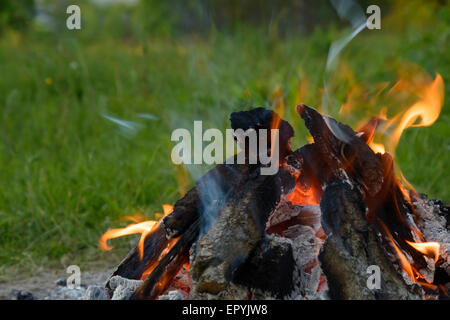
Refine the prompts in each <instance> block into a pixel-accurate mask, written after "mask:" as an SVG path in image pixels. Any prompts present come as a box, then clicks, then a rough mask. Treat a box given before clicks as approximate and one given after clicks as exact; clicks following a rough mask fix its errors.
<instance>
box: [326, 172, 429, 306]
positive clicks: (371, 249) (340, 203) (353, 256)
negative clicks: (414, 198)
mask: <svg viewBox="0 0 450 320" xmlns="http://www.w3.org/2000/svg"><path fill="white" fill-rule="evenodd" d="M320 207H321V210H322V219H323V222H322V225H323V227H324V228H325V229H326V231H327V232H328V233H329V236H328V238H327V240H326V241H325V243H324V244H323V246H322V248H321V252H320V254H319V260H320V262H321V267H322V270H323V272H324V273H325V275H326V277H327V281H328V287H329V294H330V297H331V298H332V299H345V300H353V299H357V300H360V299H362V300H378V299H382V300H384V299H395V300H397V299H400V300H405V299H408V300H410V299H423V293H422V290H421V288H420V287H419V286H418V285H415V284H414V285H407V284H406V283H405V281H404V280H403V279H402V278H401V277H400V273H399V271H398V270H396V269H395V268H394V266H393V264H392V262H391V261H390V260H389V259H387V258H386V255H385V253H384V250H383V249H382V247H381V246H380V245H379V240H380V239H379V237H378V232H377V230H376V229H375V228H374V226H373V225H371V224H369V222H368V221H367V219H366V218H365V213H366V206H365V204H364V201H363V197H362V194H361V193H360V191H359V190H358V188H356V187H355V186H353V185H351V184H349V183H348V182H343V181H337V182H333V183H330V184H329V185H328V186H327V188H326V189H325V192H324V194H323V197H322V200H321V203H320ZM372 265H376V266H378V267H379V268H380V277H381V282H380V288H379V289H377V290H375V289H370V288H369V287H368V286H367V280H368V278H369V276H370V274H368V267H369V266H372Z"/></svg>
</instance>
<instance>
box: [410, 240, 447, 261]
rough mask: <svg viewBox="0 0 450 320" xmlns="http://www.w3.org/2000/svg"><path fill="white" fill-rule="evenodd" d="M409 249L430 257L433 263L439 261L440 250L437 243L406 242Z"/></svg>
mask: <svg viewBox="0 0 450 320" xmlns="http://www.w3.org/2000/svg"><path fill="white" fill-rule="evenodd" d="M406 243H408V244H409V245H410V246H411V247H413V248H414V249H416V250H417V251H419V252H420V253H423V254H424V255H426V256H432V257H433V258H434V263H436V262H437V261H438V259H439V250H440V248H441V246H440V244H439V243H438V242H410V241H408V240H406Z"/></svg>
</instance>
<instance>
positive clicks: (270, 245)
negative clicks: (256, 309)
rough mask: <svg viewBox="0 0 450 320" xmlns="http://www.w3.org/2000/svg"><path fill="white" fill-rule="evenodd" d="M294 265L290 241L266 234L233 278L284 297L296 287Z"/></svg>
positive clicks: (250, 288) (246, 285)
mask: <svg viewBox="0 0 450 320" xmlns="http://www.w3.org/2000/svg"><path fill="white" fill-rule="evenodd" d="M294 268H295V261H294V257H293V253H292V246H291V244H290V242H289V241H287V240H285V239H283V238H280V237H264V239H263V240H262V241H260V243H259V245H258V246H257V247H256V248H255V249H254V250H253V251H252V252H251V253H250V256H249V258H248V260H247V261H246V262H245V263H244V264H242V265H241V266H240V267H239V268H238V270H237V271H236V275H235V277H234V279H233V281H234V282H235V283H237V284H239V285H242V286H244V287H246V288H248V289H249V290H252V289H259V290H262V291H267V292H269V293H270V294H271V295H273V296H274V297H276V298H278V299H281V298H283V297H284V296H286V295H288V294H289V293H290V292H292V290H293V289H294V282H293V277H294V275H293V273H294Z"/></svg>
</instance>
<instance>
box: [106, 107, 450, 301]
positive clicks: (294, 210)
mask: <svg viewBox="0 0 450 320" xmlns="http://www.w3.org/2000/svg"><path fill="white" fill-rule="evenodd" d="M297 112H298V113H299V114H300V116H301V117H302V118H303V119H304V121H305V124H306V127H307V128H308V129H309V130H310V132H311V135H312V136H313V138H314V143H311V144H308V145H305V146H303V147H301V148H300V149H298V150H296V151H294V152H292V151H291V149H290V143H289V139H290V138H291V137H292V136H293V135H294V133H293V130H292V127H291V126H290V125H289V123H287V122H286V121H284V120H282V119H281V118H280V117H279V116H278V115H277V114H276V113H274V112H272V111H269V110H266V109H264V108H256V109H253V110H250V111H244V112H235V113H233V114H232V115H231V117H230V120H231V125H232V128H233V129H235V130H236V129H242V130H244V131H245V130H248V129H254V130H258V129H267V130H269V129H273V128H277V129H279V132H278V133H279V140H280V142H279V145H280V170H279V171H278V173H277V174H276V175H268V176H265V175H262V174H261V170H260V169H261V168H262V167H263V166H264V165H263V164H261V163H255V164H238V163H237V161H236V160H237V159H238V158H240V157H239V156H240V155H242V154H240V155H236V156H235V158H234V162H233V163H232V164H230V163H229V161H227V162H226V163H225V164H221V165H218V166H216V167H215V168H214V169H212V170H210V171H209V172H208V173H207V174H205V175H204V176H203V177H201V178H200V179H199V180H198V181H197V182H196V186H195V187H194V188H192V189H191V190H189V192H187V193H186V195H185V196H184V197H183V198H181V199H180V200H178V201H177V202H176V203H175V205H174V208H173V211H172V212H171V213H170V214H169V215H168V216H166V217H165V218H164V219H163V220H162V222H161V223H160V224H159V225H158V226H157V228H156V229H155V230H154V231H153V232H151V233H149V234H148V235H147V236H146V238H145V240H144V241H143V244H144V248H143V255H142V257H141V254H142V251H140V248H138V247H136V248H135V249H134V250H132V251H131V252H130V253H129V254H128V256H127V257H126V258H125V259H124V260H123V261H122V263H121V264H120V265H119V267H118V268H117V270H116V271H115V272H114V273H113V276H114V275H120V276H122V277H124V278H127V279H145V280H144V281H143V283H142V284H141V285H140V286H139V288H138V289H137V290H136V291H135V292H134V294H133V295H132V298H133V299H155V298H158V297H162V296H163V295H164V294H165V293H167V292H168V291H170V290H173V291H170V292H172V295H170V294H168V295H165V296H164V297H166V298H170V297H172V296H174V297H175V296H176V297H177V298H180V297H181V296H183V295H184V297H185V298H186V297H189V298H191V299H202V298H213V299H218V298H219V299H244V298H249V297H253V298H295V299H297V298H299V299H321V298H324V297H325V296H326V292H327V288H329V295H330V297H331V298H334V299H422V298H423V293H424V290H422V289H423V288H426V289H427V290H429V288H433V290H435V289H436V288H439V289H440V290H441V292H443V293H445V290H448V288H450V267H449V265H450V257H449V254H448V252H449V250H450V245H449V244H448V243H450V239H449V238H448V237H449V233H448V230H447V229H446V228H445V226H446V224H447V228H448V219H447V221H444V220H445V219H443V217H441V216H439V214H445V212H447V214H448V207H445V206H444V205H438V204H435V203H433V204H431V203H430V202H429V201H426V200H423V199H422V200H423V201H422V200H420V198H418V196H417V195H416V194H415V193H413V192H409V193H408V192H407V191H406V189H404V188H403V186H402V184H401V183H400V181H399V180H398V179H397V178H396V176H395V172H394V169H393V159H392V157H391V156H390V155H389V154H388V153H384V154H380V153H378V154H375V153H374V152H373V151H372V150H371V148H370V147H369V146H368V143H370V142H371V140H372V138H373V135H374V132H375V129H376V127H377V125H378V122H379V121H380V119H379V118H372V119H371V120H370V121H369V122H368V123H367V124H366V125H365V126H363V127H362V128H361V129H360V130H359V132H358V133H357V132H354V131H353V130H352V129H351V128H350V127H348V126H346V125H344V124H341V123H339V122H337V121H336V120H334V119H332V118H331V117H329V116H322V115H321V114H320V113H318V112H317V111H316V110H314V109H312V108H309V107H307V106H305V105H299V106H298V107H297ZM271 138H272V136H271V135H270V134H268V136H267V139H268V140H267V141H268V142H269V145H270V144H271V143H272V141H271ZM258 141H259V140H258ZM241 142H242V141H241ZM244 146H245V149H244V151H243V152H244V154H243V156H244V158H245V159H247V160H248V159H249V157H250V154H249V152H250V148H248V143H247V140H244ZM257 152H258V153H259V152H260V150H259V148H258V149H257ZM267 152H268V151H267ZM247 162H248V161H246V163H247ZM292 190H294V191H292ZM291 191H292V192H291ZM420 201H422V202H420ZM438 207H439V208H438ZM429 208H432V209H429ZM436 208H438V209H436ZM430 210H431V211H433V210H437V211H439V212H438V213H437V214H435V213H433V214H431V213H430ZM430 215H431V216H430ZM430 217H431V218H430ZM430 221H431V222H430ZM324 229H325V231H326V233H327V234H328V238H327V235H326V234H325V232H324ZM420 230H422V231H423V233H422V232H420ZM430 230H431V231H430ZM436 234H437V235H436ZM325 239H326V240H325ZM324 241H325V242H324ZM424 241H437V242H434V243H425V242H424ZM438 242H439V243H441V244H442V246H441V247H440V248H441V252H436V250H439V243H438ZM322 244H323V245H322ZM321 246H322V248H321ZM320 248H321V249H320ZM433 248H438V249H436V250H434V251H433ZM319 251H320V255H319V256H318V253H319ZM432 258H435V260H434V261H433V259H432ZM438 258H439V259H438ZM319 260H320V263H319ZM435 262H436V269H435ZM183 266H186V268H183ZM374 266H376V267H375V269H376V268H379V271H380V274H379V276H380V283H379V287H376V284H375V288H372V287H371V286H370V285H368V283H369V282H368V278H369V276H370V274H368V270H369V269H370V268H369V267H371V268H372V267H374ZM188 267H189V268H188ZM188 269H189V271H186V270H188ZM186 274H188V276H186ZM324 275H325V276H326V279H325V276H324ZM183 277H185V278H186V279H187V282H189V284H188V285H186V284H183V285H181V286H180V285H177V283H179V282H180V281H178V280H174V279H177V278H178V279H182V278H183ZM191 280H192V281H193V282H192V284H191V283H190V281H191ZM177 281H178V282H177ZM416 283H420V284H421V285H422V287H421V286H419V285H418V284H416ZM109 285H110V283H109V282H108V284H107V288H109ZM187 286H189V287H188V288H187V289H186V287H187ZM446 288H447V289H446ZM127 292H128V291H127ZM109 293H111V292H109ZM127 294H128V293H127Z"/></svg>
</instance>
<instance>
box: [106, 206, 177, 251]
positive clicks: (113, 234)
mask: <svg viewBox="0 0 450 320" xmlns="http://www.w3.org/2000/svg"><path fill="white" fill-rule="evenodd" d="M163 210H164V215H163V216H162V217H161V219H159V220H158V221H156V220H148V221H144V222H140V223H133V224H130V225H128V226H127V227H125V228H116V229H110V230H108V231H106V232H105V233H104V234H103V235H102V236H101V237H100V239H99V241H98V246H99V247H100V249H101V250H103V251H109V250H111V249H112V248H113V247H112V246H109V245H108V243H107V241H108V240H110V239H115V238H118V237H123V236H127V235H130V234H136V233H140V234H141V237H140V238H139V242H138V250H139V257H140V258H141V259H142V258H143V256H144V241H145V238H146V237H147V236H148V235H149V234H151V233H152V232H153V231H154V230H156V228H157V227H158V225H159V223H160V222H161V220H162V218H164V217H165V216H167V215H168V214H170V213H171V212H172V211H173V206H172V205H170V204H164V205H163ZM155 216H157V214H156V213H155Z"/></svg>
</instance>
